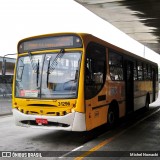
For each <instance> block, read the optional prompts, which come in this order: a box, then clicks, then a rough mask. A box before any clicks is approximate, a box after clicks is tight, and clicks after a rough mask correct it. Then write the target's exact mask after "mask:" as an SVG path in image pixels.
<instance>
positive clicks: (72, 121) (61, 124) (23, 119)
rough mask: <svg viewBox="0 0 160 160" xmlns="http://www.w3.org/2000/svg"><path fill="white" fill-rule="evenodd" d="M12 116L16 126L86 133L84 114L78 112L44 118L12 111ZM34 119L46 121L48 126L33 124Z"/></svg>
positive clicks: (15, 110)
mask: <svg viewBox="0 0 160 160" xmlns="http://www.w3.org/2000/svg"><path fill="white" fill-rule="evenodd" d="M13 116H14V118H15V123H16V125H17V126H22V127H32V128H42V129H52V130H66V131H86V122H85V114H84V113H79V112H73V113H69V114H67V115H65V116H44V115H28V114H24V113H21V112H20V111H19V110H17V109H13ZM36 118H43V119H47V121H48V122H49V123H48V124H49V125H38V124H36V123H35V120H36Z"/></svg>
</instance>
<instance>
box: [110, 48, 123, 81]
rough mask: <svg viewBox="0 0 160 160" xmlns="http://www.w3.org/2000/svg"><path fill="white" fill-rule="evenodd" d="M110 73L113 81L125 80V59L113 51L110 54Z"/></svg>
mask: <svg viewBox="0 0 160 160" xmlns="http://www.w3.org/2000/svg"><path fill="white" fill-rule="evenodd" d="M109 71H110V77H111V80H123V58H122V56H121V55H119V54H117V53H115V52H113V51H110V52H109Z"/></svg>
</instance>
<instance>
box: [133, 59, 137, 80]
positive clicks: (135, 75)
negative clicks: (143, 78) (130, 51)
mask: <svg viewBox="0 0 160 160" xmlns="http://www.w3.org/2000/svg"><path fill="white" fill-rule="evenodd" d="M134 80H138V77H137V63H136V62H134Z"/></svg>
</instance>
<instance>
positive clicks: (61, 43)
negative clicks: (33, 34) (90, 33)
mask: <svg viewBox="0 0 160 160" xmlns="http://www.w3.org/2000/svg"><path fill="white" fill-rule="evenodd" d="M79 47H82V42H81V39H80V38H79V37H78V36H72V35H70V36H57V37H45V38H39V39H33V40H29V41H24V42H22V43H20V44H19V47H18V51H19V53H24V52H28V51H37V50H45V49H54V48H79Z"/></svg>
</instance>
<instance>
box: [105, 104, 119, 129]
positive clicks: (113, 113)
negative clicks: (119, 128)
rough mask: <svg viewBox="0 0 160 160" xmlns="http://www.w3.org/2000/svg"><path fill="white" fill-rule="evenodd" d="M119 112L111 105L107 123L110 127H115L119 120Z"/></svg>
mask: <svg viewBox="0 0 160 160" xmlns="http://www.w3.org/2000/svg"><path fill="white" fill-rule="evenodd" d="M117 119H118V117H117V113H116V109H115V108H114V107H109V109H108V116H107V123H108V125H109V127H111V128H113V127H114V126H115V124H116V122H117Z"/></svg>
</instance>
